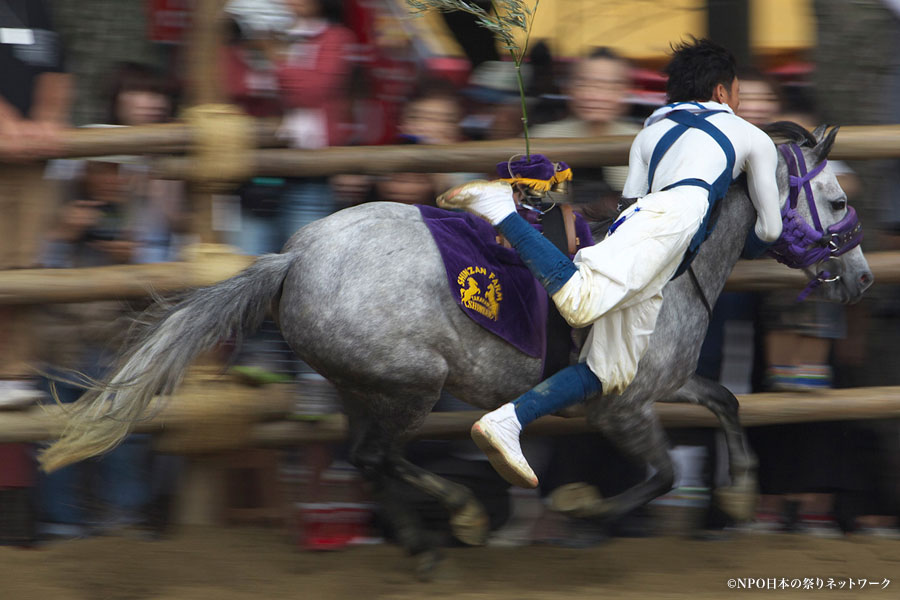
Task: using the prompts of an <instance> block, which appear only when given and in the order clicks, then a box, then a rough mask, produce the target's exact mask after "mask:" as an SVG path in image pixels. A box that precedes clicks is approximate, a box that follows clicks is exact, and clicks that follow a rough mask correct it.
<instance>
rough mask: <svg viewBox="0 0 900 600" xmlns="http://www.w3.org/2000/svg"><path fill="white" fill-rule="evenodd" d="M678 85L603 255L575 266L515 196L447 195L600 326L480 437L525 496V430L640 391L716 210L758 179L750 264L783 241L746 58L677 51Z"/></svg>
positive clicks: (478, 189)
mask: <svg viewBox="0 0 900 600" xmlns="http://www.w3.org/2000/svg"><path fill="white" fill-rule="evenodd" d="M673 51H674V53H673V56H672V60H671V62H670V63H669V65H668V66H667V67H666V73H667V74H668V76H669V79H668V83H667V87H666V93H667V96H668V100H669V102H670V104H668V105H666V106H664V107H662V108H660V109H658V110H657V111H656V112H654V113H653V114H652V115H650V117H649V118H648V119H647V120H646V122H645V123H644V129H643V130H641V132H640V133H638V135H637V136H636V137H635V139H634V142H633V144H632V146H631V154H630V157H629V170H628V178H627V180H626V182H625V187H624V189H623V191H622V195H623V197H624V198H628V199H634V198H636V199H637V200H636V202H634V203H633V204H632V205H631V206H630V207H628V208H627V209H625V210H624V211H623V212H622V213H621V214H620V215H619V218H618V220H617V221H616V222H615V223H614V225H613V227H611V229H610V234H609V235H608V236H607V237H606V238H605V239H604V240H603V241H602V242H600V243H598V244H596V245H595V246H591V247H588V248H584V249H582V250H581V251H580V252H579V253H578V254H577V255H576V256H575V260H574V262H573V261H571V260H569V259H568V258H567V257H566V256H565V255H563V254H562V253H561V252H559V251H558V250H557V249H556V247H555V246H553V244H552V243H550V242H549V241H547V240H545V239H544V238H543V237H541V236H540V235H539V234H537V232H536V231H535V230H534V228H533V227H531V226H530V225H528V223H527V222H526V221H525V220H524V219H522V218H521V217H520V216H519V215H518V214H516V206H515V203H514V200H513V194H512V190H511V187H510V185H509V184H508V183H506V182H503V181H492V182H487V181H476V182H470V183H468V184H465V185H463V186H460V187H457V188H454V189H452V190H449V191H448V192H445V193H444V194H443V195H442V196H440V197H439V198H438V205H439V206H443V207H445V208H464V209H466V210H468V211H470V212H473V213H475V214H478V215H481V216H482V217H484V218H486V219H488V220H489V221H490V222H491V224H493V225H494V226H495V227H496V228H497V230H498V231H499V232H500V233H501V234H503V236H504V237H506V238H507V239H508V240H509V242H510V243H511V244H512V245H513V247H514V248H515V249H516V251H517V252H518V253H519V255H520V257H521V258H522V259H523V261H524V262H525V264H526V265H527V266H528V267H529V269H531V271H532V273H533V274H534V275H535V277H536V278H537V279H538V280H539V281H540V282H541V283H542V284H543V285H544V287H545V288H546V289H547V292H548V293H549V294H550V296H551V297H552V298H553V301H554V303H555V304H556V306H557V308H559V311H560V313H561V314H562V315H563V317H565V318H566V320H567V321H568V322H569V323H570V324H571V325H572V326H574V327H585V326H587V325H592V328H591V331H590V334H589V335H588V338H587V341H586V343H585V346H584V349H583V350H582V355H581V360H582V361H584V362H579V363H578V364H576V365H572V366H570V367H567V368H566V369H563V370H562V371H560V372H558V373H557V374H556V375H554V376H552V377H550V378H549V379H547V380H545V381H544V382H542V383H541V384H539V385H538V386H536V387H535V388H534V389H532V390H531V391H529V392H526V393H525V394H523V395H522V396H520V397H519V398H517V399H516V400H514V401H513V402H510V403H507V404H504V405H503V406H501V407H500V408H498V409H496V410H494V411H493V412H490V413H488V414H486V415H485V416H484V417H482V418H481V419H480V420H479V421H478V422H477V423H475V425H473V426H472V437H473V439H474V440H475V442H476V443H477V444H478V446H479V447H480V448H481V449H482V450H483V451H484V452H485V453H486V454H487V455H488V458H489V459H490V461H491V464H492V465H493V466H494V468H495V469H496V470H497V471H498V472H499V473H500V474H501V475H503V477H504V478H505V479H506V480H507V481H509V482H510V483H513V484H515V485H519V486H522V487H535V486H536V485H537V483H538V481H537V477H536V476H535V474H534V471H532V469H531V467H530V466H529V465H528V461H527V460H525V457H524V456H523V455H522V450H521V447H520V445H519V434H520V432H521V430H522V427H523V426H525V425H527V424H528V423H530V422H532V421H533V420H535V419H537V418H538V417H541V416H543V415H546V414H550V413H553V412H557V411H559V410H561V409H562V408H564V407H566V406H570V405H572V404H576V403H578V402H583V401H585V400H587V399H588V398H591V397H593V396H595V395H597V394H599V393H603V394H621V393H622V392H623V391H624V390H625V388H626V387H628V385H629V384H630V383H631V381H632V380H633V379H634V376H635V374H636V371H637V367H638V362H639V361H640V359H641V356H643V354H644V352H645V351H646V349H647V346H648V343H649V340H650V335H651V334H652V333H653V329H654V327H655V326H656V318H657V316H658V315H659V311H660V309H661V307H662V302H663V296H662V290H663V287H664V286H665V285H666V283H667V282H668V281H669V280H670V279H671V278H672V277H673V275H675V274H676V271H679V266H680V265H682V261H683V259H685V257H686V252H687V255H689V256H690V255H692V254H693V253H694V252H695V251H696V249H697V246H698V245H699V243H700V242H701V241H703V238H704V237H705V235H706V230H707V221H708V215H709V213H710V212H711V210H712V206H713V204H714V203H715V202H716V201H718V200H720V199H721V198H723V197H724V195H725V192H726V191H727V189H728V186H729V185H730V184H731V182H732V180H733V179H734V178H735V177H737V176H738V175H740V174H741V173H742V172H746V173H747V185H748V188H749V192H750V198H751V200H752V202H753V204H754V206H755V207H756V210H757V219H756V224H755V227H754V228H753V229H752V230H751V232H750V235H749V236H748V239H747V243H746V246H745V255H746V256H750V255H759V254H761V253H762V252H763V251H764V250H765V248H766V247H767V246H768V245H769V244H770V243H771V242H774V241H775V240H776V239H777V238H778V237H779V236H780V235H781V211H780V206H779V204H780V202H779V194H778V186H777V183H776V181H775V170H776V166H777V153H776V150H775V145H774V144H773V142H772V141H771V139H769V137H768V136H767V135H766V134H765V133H763V132H762V131H761V130H760V129H758V128H756V127H755V126H753V125H751V124H750V123H748V122H747V121H744V120H743V119H741V118H739V117H737V116H735V115H734V110H735V109H736V108H737V106H738V104H739V98H738V93H739V87H738V86H739V83H738V79H737V77H736V75H735V63H734V57H733V56H732V55H731V53H730V52H728V51H727V50H725V49H724V48H722V47H720V46H718V45H716V44H714V43H712V42H710V41H709V40H705V39H703V40H697V39H695V38H692V39H691V41H689V42H685V43H682V44H680V45H678V46H676V47H674V48H673Z"/></svg>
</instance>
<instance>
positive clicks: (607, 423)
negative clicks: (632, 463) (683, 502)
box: [551, 406, 675, 520]
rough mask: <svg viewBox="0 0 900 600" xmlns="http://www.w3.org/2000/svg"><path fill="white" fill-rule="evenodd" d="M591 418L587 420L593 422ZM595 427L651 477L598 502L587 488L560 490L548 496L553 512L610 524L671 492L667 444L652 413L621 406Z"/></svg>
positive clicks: (672, 475) (576, 486) (672, 474)
mask: <svg viewBox="0 0 900 600" xmlns="http://www.w3.org/2000/svg"><path fill="white" fill-rule="evenodd" d="M593 416H594V415H591V417H593ZM591 417H589V419H590V420H591V421H595V419H593V418H591ZM596 424H597V426H598V427H599V428H600V430H601V431H602V433H603V435H604V436H605V437H606V438H607V439H608V440H609V441H610V442H612V443H613V444H615V445H616V446H617V447H618V448H619V449H620V450H622V451H623V453H624V454H625V455H626V456H628V457H630V458H633V459H634V460H636V461H637V462H638V464H642V465H644V464H646V465H649V466H650V467H652V468H653V474H652V475H651V476H650V477H648V478H647V479H646V480H644V481H642V482H641V483H639V484H637V485H635V486H633V487H631V488H629V489H627V490H625V491H624V492H622V493H621V494H617V495H615V496H612V497H610V498H601V497H600V495H599V494H598V493H597V491H596V489H595V488H594V487H593V486H589V485H587V484H571V485H567V486H562V487H560V488H559V489H558V490H557V491H555V492H554V493H553V494H552V495H551V505H552V506H553V508H554V509H555V510H558V511H561V512H565V513H567V514H570V515H572V516H575V517H582V518H595V519H603V520H613V519H617V518H619V517H622V516H624V515H625V514H627V513H629V512H631V511H632V510H634V509H636V508H638V507H640V506H643V505H644V504H646V503H647V502H649V501H651V500H653V499H654V498H657V497H658V496H661V495H662V494H665V493H666V492H668V491H669V490H671V489H672V485H673V483H674V481H675V471H674V467H673V465H672V459H671V457H670V456H669V452H668V447H669V444H668V440H667V438H666V435H665V432H664V431H663V428H662V425H661V424H660V422H659V418H658V417H657V416H656V413H655V412H653V411H652V410H645V408H644V407H640V406H638V407H634V406H627V407H626V406H620V407H617V408H612V409H609V410H605V411H604V413H603V415H602V416H601V418H600V419H597V420H596Z"/></svg>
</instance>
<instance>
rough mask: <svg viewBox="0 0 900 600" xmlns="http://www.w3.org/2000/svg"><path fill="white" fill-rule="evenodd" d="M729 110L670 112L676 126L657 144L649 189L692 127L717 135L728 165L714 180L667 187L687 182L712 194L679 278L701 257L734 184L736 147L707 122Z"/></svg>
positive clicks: (712, 135) (650, 170) (683, 180)
mask: <svg viewBox="0 0 900 600" xmlns="http://www.w3.org/2000/svg"><path fill="white" fill-rule="evenodd" d="M721 112H726V111H723V110H707V111H703V112H699V113H694V112H689V111H686V110H674V111H672V112H670V113H669V114H668V115H666V118H667V119H671V120H672V121H675V123H676V125H675V126H674V127H672V128H671V129H669V131H667V132H666V133H665V134H664V135H663V136H662V138H660V140H659V142H657V144H656V147H655V148H654V149H653V154H652V155H651V156H650V166H649V169H648V171H649V173H648V189H649V190H652V189H653V177H654V175H655V174H656V167H657V166H659V162H660V160H662V157H663V156H664V155H665V154H666V152H668V151H669V148H671V147H672V145H673V144H674V143H675V142H676V140H678V138H680V137H681V136H682V135H683V134H684V132H686V131H687V130H688V129H692V128H693V129H700V130H701V131H703V132H705V133H706V134H708V135H709V136H710V137H711V138H713V139H714V140H715V141H716V143H718V144H719V147H720V148H722V151H723V152H724V153H725V159H726V163H727V164H726V166H725V169H724V170H723V171H722V174H721V175H719V177H718V178H717V179H716V180H715V181H714V182H712V183H709V182H708V181H704V180H702V179H697V178H693V177H692V178H688V179H682V180H680V181H676V182H675V183H672V184H669V185H667V186H666V187H664V188H663V191H665V190H670V189H672V188H675V187H679V186H683V185H693V186H697V187H701V188H703V189H705V190H706V191H707V192H708V193H709V208H708V209H707V211H706V216H704V217H703V222H702V223H701V224H700V228H699V229H698V230H697V233H696V234H694V237H693V238H692V239H691V243H690V244H689V245H688V249H687V251H686V252H685V255H684V260H682V261H681V265H680V266H679V267H678V270H677V271H676V272H675V277H678V276H679V275H681V274H682V273H684V272H685V271H686V270H687V268H688V266H690V264H691V261H693V260H694V257H695V256H697V252H698V251H699V250H700V244H702V243H703V242H704V241H706V238H708V237H709V234H710V233H712V230H713V228H714V227H715V220H714V219H712V218H711V217H712V215H713V211H714V209H715V208H716V206H717V205H718V202H719V200H721V199H722V198H724V197H725V194H726V193H727V192H728V186H730V185H731V181H732V178H731V174H732V173H733V172H734V161H735V155H734V146H733V145H732V144H731V140H729V139H728V136H726V135H725V134H724V133H722V132H721V131H720V130H719V129H718V128H717V127H716V126H715V125H713V124H712V123H710V122H709V121H707V118H708V117H710V116H712V115H715V114H718V113H721Z"/></svg>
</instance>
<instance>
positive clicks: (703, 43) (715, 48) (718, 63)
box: [665, 36, 737, 102]
mask: <svg viewBox="0 0 900 600" xmlns="http://www.w3.org/2000/svg"><path fill="white" fill-rule="evenodd" d="M665 73H666V75H668V76H669V81H668V82H667V83H666V96H667V97H668V99H669V102H690V101H692V100H699V101H705V100H709V99H711V98H712V95H713V91H714V90H715V89H716V86H717V85H718V84H720V83H721V84H722V85H724V86H725V87H726V88H729V89H730V86H731V83H732V82H733V81H734V78H735V76H736V74H737V71H736V66H735V61H734V56H733V55H732V54H731V52H729V51H728V50H726V49H725V48H723V47H722V46H719V45H718V44H715V43H713V42H711V41H710V40H708V39H705V38H704V39H701V40H698V39H697V38H695V37H693V36H691V39H690V40H689V41H687V42H682V43H680V44H678V45H676V46H672V60H671V62H669V64H668V66H667V67H666V68H665Z"/></svg>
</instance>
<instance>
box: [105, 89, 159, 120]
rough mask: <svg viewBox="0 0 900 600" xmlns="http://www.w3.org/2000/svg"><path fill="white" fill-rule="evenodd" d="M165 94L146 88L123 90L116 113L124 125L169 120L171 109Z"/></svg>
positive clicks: (117, 103) (117, 102)
mask: <svg viewBox="0 0 900 600" xmlns="http://www.w3.org/2000/svg"><path fill="white" fill-rule="evenodd" d="M171 108H172V107H171V105H170V103H169V99H168V98H167V97H166V96H165V95H164V94H158V93H156V92H150V91H144V90H131V91H127V92H121V93H120V94H119V98H118V100H117V101H116V113H117V114H118V115H119V120H120V121H121V122H122V125H148V124H150V123H161V122H163V121H167V120H168V118H169V113H170V111H171Z"/></svg>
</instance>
